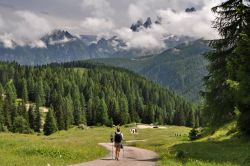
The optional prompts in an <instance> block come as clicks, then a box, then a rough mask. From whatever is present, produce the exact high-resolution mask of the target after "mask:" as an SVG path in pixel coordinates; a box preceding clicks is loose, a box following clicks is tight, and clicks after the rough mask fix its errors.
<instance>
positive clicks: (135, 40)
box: [115, 0, 222, 50]
mask: <svg viewBox="0 0 250 166" xmlns="http://www.w3.org/2000/svg"><path fill="white" fill-rule="evenodd" d="M136 2H137V3H136V4H132V5H130V6H129V9H128V15H129V17H130V18H131V19H132V18H133V17H136V18H138V19H140V18H144V20H145V18H146V17H148V15H147V13H148V6H150V5H149V4H151V5H152V7H153V8H154V5H153V1H152V0H145V1H141V0H139V1H136ZM159 2H162V1H161V0H160V1H159ZM182 2H183V3H186V4H188V3H189V4H191V3H190V2H184V1H182ZM221 2H222V1H221V0H214V1H206V2H205V1H203V3H202V4H203V7H200V8H199V9H197V12H193V13H187V12H185V8H182V9H181V10H179V11H178V10H173V8H167V9H158V10H155V11H154V12H155V15H157V16H160V17H161V18H162V24H161V25H158V24H153V25H152V27H151V28H149V29H145V28H142V29H141V30H140V31H139V32H133V31H131V30H130V29H129V28H120V29H117V30H116V31H115V32H116V34H117V36H119V37H120V38H121V39H123V40H124V41H125V42H126V43H127V46H128V47H127V48H128V49H130V48H140V49H146V50H152V49H162V48H165V43H164V40H163V39H164V36H166V35H169V34H174V35H185V36H190V37H194V38H204V39H214V38H218V37H219V35H218V33H217V31H216V29H213V28H212V21H213V20H214V19H215V16H214V14H213V13H212V11H211V8H212V7H213V6H215V5H217V4H218V3H221ZM169 3H170V4H172V6H178V4H180V2H179V1H178V2H177V1H176V0H175V1H173V0H170V1H169ZM199 3H201V2H198V0H194V1H193V3H192V4H193V5H195V4H196V5H198V4H199ZM182 5H183V4H182ZM187 7H189V6H187ZM156 8H157V7H156ZM159 8H160V7H159Z"/></svg>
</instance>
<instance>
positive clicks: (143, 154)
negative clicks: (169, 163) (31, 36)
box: [73, 143, 159, 166]
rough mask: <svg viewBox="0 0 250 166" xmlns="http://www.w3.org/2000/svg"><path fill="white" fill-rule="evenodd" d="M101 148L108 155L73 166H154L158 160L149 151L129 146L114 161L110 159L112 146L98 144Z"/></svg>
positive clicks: (109, 144)
mask: <svg viewBox="0 0 250 166" xmlns="http://www.w3.org/2000/svg"><path fill="white" fill-rule="evenodd" d="M100 145H101V146H103V147H105V148H106V149H108V150H109V151H110V153H109V154H108V155H107V156H106V157H104V158H101V159H99V160H94V161H90V162H87V163H81V164H76V165H73V166H118V165H119V166H155V165H156V161H157V160H158V158H159V157H158V155H157V154H156V153H155V152H153V151H150V150H145V149H140V148H135V147H131V146H125V147H124V155H123V150H121V152H120V159H119V161H116V160H114V159H112V144H111V143H100Z"/></svg>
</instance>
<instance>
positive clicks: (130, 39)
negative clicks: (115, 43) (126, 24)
mask: <svg viewBox="0 0 250 166" xmlns="http://www.w3.org/2000/svg"><path fill="white" fill-rule="evenodd" d="M115 32H116V35H117V36H118V37H120V38H121V39H123V40H124V41H125V42H126V45H127V49H145V50H147V51H149V50H152V51H153V50H158V49H162V48H165V44H164V41H163V39H162V37H163V36H162V35H163V33H164V29H162V27H161V26H159V25H156V24H155V25H153V26H152V28H150V29H145V28H142V29H141V30H140V31H139V32H133V31H132V30H131V29H129V28H121V29H117V30H116V31H115Z"/></svg>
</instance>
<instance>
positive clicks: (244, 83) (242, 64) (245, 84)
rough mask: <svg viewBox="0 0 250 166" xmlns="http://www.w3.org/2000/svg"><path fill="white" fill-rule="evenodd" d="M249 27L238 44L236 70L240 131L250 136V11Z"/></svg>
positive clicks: (249, 16)
mask: <svg viewBox="0 0 250 166" xmlns="http://www.w3.org/2000/svg"><path fill="white" fill-rule="evenodd" d="M246 20H247V22H246V23H247V25H248V27H247V28H246V30H244V31H243V33H242V34H241V36H240V39H239V41H238V43H237V49H236V54H237V59H236V64H237V66H238V68H237V70H236V74H237V77H236V80H237V81H238V83H239V86H238V88H237V90H238V91H237V94H236V99H237V106H238V108H239V111H240V117H239V121H238V124H239V127H240V130H241V131H242V132H243V133H244V134H246V135H250V127H249V126H250V109H249V108H250V94H249V92H250V86H249V85H250V56H249V55H250V27H249V25H250V10H248V15H247V19H246Z"/></svg>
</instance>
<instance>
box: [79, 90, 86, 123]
mask: <svg viewBox="0 0 250 166" xmlns="http://www.w3.org/2000/svg"><path fill="white" fill-rule="evenodd" d="M80 100H81V123H83V124H87V118H86V101H85V97H84V95H83V94H81V96H80Z"/></svg>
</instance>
